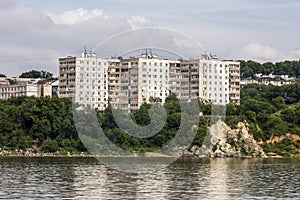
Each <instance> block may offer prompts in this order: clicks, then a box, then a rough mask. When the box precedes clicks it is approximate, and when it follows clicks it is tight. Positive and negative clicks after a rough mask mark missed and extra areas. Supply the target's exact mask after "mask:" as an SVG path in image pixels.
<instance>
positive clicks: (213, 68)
mask: <svg viewBox="0 0 300 200" xmlns="http://www.w3.org/2000/svg"><path fill="white" fill-rule="evenodd" d="M199 92H200V93H199V97H200V98H202V99H207V100H210V101H212V102H213V103H215V104H220V105H226V104H227V103H230V102H232V103H236V104H240V64H239V62H235V61H227V60H218V59H217V58H216V57H214V56H203V57H202V58H201V60H200V76H199Z"/></svg>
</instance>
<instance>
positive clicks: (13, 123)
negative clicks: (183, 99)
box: [0, 82, 300, 155]
mask: <svg viewBox="0 0 300 200" xmlns="http://www.w3.org/2000/svg"><path fill="white" fill-rule="evenodd" d="M299 100H300V82H297V83H295V84H293V85H284V86H280V87H278V86H266V85H256V84H253V85H247V86H245V87H243V88H242V90H241V105H234V104H228V105H227V106H226V112H227V116H226V123H227V124H228V125H229V126H231V127H234V126H236V125H237V123H238V122H240V121H244V120H246V121H247V122H248V123H249V125H250V132H251V133H252V134H253V135H254V138H255V139H256V140H257V141H267V140H268V139H270V138H271V137H272V136H280V135H285V134H286V133H292V134H296V135H300V101H299ZM198 103H199V105H200V108H201V111H202V112H203V114H204V115H203V116H202V117H200V118H199V120H200V122H199V126H198V131H197V135H196V138H195V139H194V141H193V144H192V145H198V146H201V145H202V142H203V139H204V137H205V136H206V134H207V130H208V126H209V124H210V117H209V116H210V114H211V106H212V105H211V104H210V103H209V102H206V101H202V100H201V99H199V100H198ZM163 106H164V107H165V109H166V110H167V121H166V123H165V126H164V127H163V129H162V130H161V131H160V132H159V133H158V134H157V135H155V136H153V137H150V138H146V139H140V138H136V137H133V136H130V135H128V134H126V133H125V132H123V131H122V130H121V129H120V128H119V127H118V126H117V124H116V123H115V121H114V118H113V116H112V110H111V107H110V106H109V107H108V108H107V109H106V110H105V111H104V112H98V111H97V116H98V121H99V123H100V124H101V126H102V128H103V130H104V132H105V134H106V135H107V136H108V138H109V139H110V140H111V141H113V142H114V143H115V144H117V145H118V146H120V147H121V148H123V149H126V150H129V151H133V152H145V151H154V150H157V149H159V148H161V147H162V146H163V145H164V144H166V143H168V142H169V141H170V140H171V139H172V138H173V137H174V135H175V134H176V133H177V131H178V128H179V125H180V120H181V114H182V113H181V108H180V104H179V101H178V99H177V98H176V97H175V96H174V95H171V96H169V97H168V98H167V100H166V103H165V104H164V105H163ZM150 108H151V104H146V103H145V104H143V105H142V106H141V108H140V109H139V110H138V111H137V112H135V113H132V114H131V118H132V119H133V120H134V121H135V122H136V123H137V124H140V125H142V126H145V125H147V124H149V123H150V117H149V113H148V112H149V109H150ZM262 147H263V148H264V150H265V151H266V152H276V153H277V154H279V155H291V154H296V153H297V149H299V148H300V141H293V140H291V139H290V138H287V139H285V140H283V141H281V142H278V143H275V144H267V143H265V144H263V145H262ZM0 148H1V149H2V150H3V149H6V150H15V149H23V150H26V149H32V150H33V151H42V152H62V153H63V152H74V153H76V152H84V151H86V149H85V147H84V145H83V144H82V143H81V141H80V138H79V137H78V134H77V131H76V128H75V125H74V119H73V112H72V102H71V100H70V99H59V98H58V97H53V98H50V97H40V98H36V97H25V96H24V97H15V98H11V99H8V100H1V101H0Z"/></svg>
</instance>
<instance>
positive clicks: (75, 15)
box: [47, 8, 108, 25]
mask: <svg viewBox="0 0 300 200" xmlns="http://www.w3.org/2000/svg"><path fill="white" fill-rule="evenodd" d="M47 15H48V16H49V17H50V18H51V19H52V20H53V22H54V23H56V24H68V25H70V24H76V23H82V22H84V21H87V20H91V19H95V18H99V17H102V18H104V19H108V15H105V14H104V13H103V10H101V9H93V10H86V9H83V8H79V9H76V10H68V11H65V12H63V13H61V14H53V13H48V14H47Z"/></svg>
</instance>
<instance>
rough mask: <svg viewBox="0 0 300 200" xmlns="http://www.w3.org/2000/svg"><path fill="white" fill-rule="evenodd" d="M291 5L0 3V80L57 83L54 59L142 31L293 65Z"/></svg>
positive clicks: (229, 1) (136, 0) (79, 0)
mask: <svg viewBox="0 0 300 200" xmlns="http://www.w3.org/2000/svg"><path fill="white" fill-rule="evenodd" d="M299 10H300V1H298V0H210V1H207V0H206V1H204V0H185V1H183V0H160V1H158V0H151V1H150V0H142V1H141V0H122V1H121V0H60V1H58V0H52V1H41V0H0V74H1V73H2V74H6V75H7V76H18V75H20V74H21V73H22V72H25V71H29V70H31V69H36V70H46V71H49V72H52V73H54V74H55V75H57V73H58V62H57V60H58V58H59V57H63V56H67V55H73V56H74V55H75V56H78V55H80V53H81V52H82V51H83V50H84V46H86V48H87V50H92V49H93V48H94V47H95V46H97V44H99V43H101V42H102V41H104V40H106V39H107V38H108V37H110V36H112V35H115V34H118V33H120V32H122V31H129V30H135V29H138V28H143V27H161V28H166V29H168V30H174V31H177V32H179V33H182V34H183V35H186V36H187V37H189V38H192V39H193V40H194V41H196V42H197V43H199V44H201V45H202V46H203V47H204V48H205V50H206V51H207V52H209V53H212V54H216V55H218V57H219V58H222V59H245V60H255V61H259V62H267V61H271V62H277V61H282V60H299V59H300V40H299V37H300V26H299V25H300V23H299V22H300V12H299Z"/></svg>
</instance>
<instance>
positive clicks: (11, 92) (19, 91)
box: [0, 77, 53, 99]
mask: <svg viewBox="0 0 300 200" xmlns="http://www.w3.org/2000/svg"><path fill="white" fill-rule="evenodd" d="M7 81H8V84H0V99H8V98H11V97H19V96H34V97H41V96H50V97H51V96H52V87H51V83H52V82H53V81H45V80H41V79H29V78H15V77H13V78H7Z"/></svg>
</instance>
